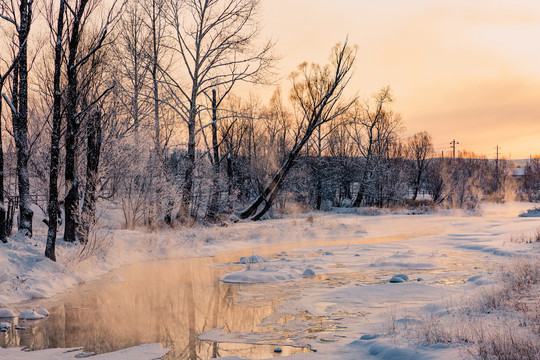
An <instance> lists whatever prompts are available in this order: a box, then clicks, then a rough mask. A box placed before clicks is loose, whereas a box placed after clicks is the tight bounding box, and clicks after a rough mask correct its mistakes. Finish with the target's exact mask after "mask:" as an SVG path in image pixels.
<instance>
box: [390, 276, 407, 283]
mask: <svg viewBox="0 0 540 360" xmlns="http://www.w3.org/2000/svg"><path fill="white" fill-rule="evenodd" d="M405 281H409V277H408V276H407V275H405V274H397V275H394V276H392V278H391V279H390V282H391V283H394V284H395V283H402V282H405Z"/></svg>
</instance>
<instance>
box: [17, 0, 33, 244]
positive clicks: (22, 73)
mask: <svg viewBox="0 0 540 360" xmlns="http://www.w3.org/2000/svg"><path fill="white" fill-rule="evenodd" d="M19 11H20V26H19V29H18V31H19V58H18V61H17V66H16V68H15V74H14V79H13V106H14V108H15V109H16V113H15V114H14V116H13V134H14V137H15V145H16V147H17V180H18V183H19V219H18V220H19V221H18V228H19V232H21V233H23V234H25V235H26V236H29V237H31V236H32V218H33V216H34V213H33V211H32V209H31V208H30V179H29V175H28V157H29V155H28V65H27V61H28V54H27V53H28V52H27V49H28V46H27V39H28V34H29V32H30V23H31V19H32V7H31V4H29V3H28V1H27V0H22V1H21V3H20V6H19Z"/></svg>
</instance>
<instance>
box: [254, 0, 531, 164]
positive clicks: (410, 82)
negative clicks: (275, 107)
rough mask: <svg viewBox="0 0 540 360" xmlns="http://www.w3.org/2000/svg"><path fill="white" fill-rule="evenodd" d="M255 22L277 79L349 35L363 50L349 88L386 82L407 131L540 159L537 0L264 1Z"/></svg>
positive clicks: (440, 143) (443, 145)
mask: <svg viewBox="0 0 540 360" xmlns="http://www.w3.org/2000/svg"><path fill="white" fill-rule="evenodd" d="M285 9H286V11H285ZM260 16H261V19H262V25H263V34H262V35H263V37H269V38H272V39H274V40H275V42H276V50H277V52H278V54H279V55H280V56H281V61H280V63H279V65H278V68H279V72H280V73H282V74H287V73H289V72H290V71H292V70H294V69H295V67H296V65H297V64H298V63H300V62H302V61H310V62H317V63H323V62H325V61H326V57H327V54H328V49H329V48H330V47H331V46H332V45H333V44H334V43H336V42H338V41H342V40H343V39H345V37H346V36H347V35H348V36H349V40H350V42H351V43H354V44H357V45H358V46H359V56H358V60H357V64H356V72H355V75H354V78H353V81H352V83H351V85H350V89H354V91H357V92H358V94H359V95H361V96H367V95H370V94H371V93H373V92H375V91H377V90H378V89H379V88H381V87H382V86H385V85H390V86H391V87H392V89H393V91H394V95H395V97H396V102H395V103H394V108H395V110H396V111H399V112H400V113H401V114H402V115H403V119H404V122H405V126H406V134H405V135H411V134H413V133H415V132H417V131H422V130H427V131H428V132H430V133H431V134H432V135H433V137H434V143H435V147H436V150H438V152H439V153H440V152H441V151H448V150H449V146H450V145H449V142H450V141H452V139H454V138H455V139H457V140H459V142H460V148H461V149H468V150H472V151H475V152H477V153H483V154H484V155H487V156H488V157H494V156H495V146H496V145H499V146H501V147H502V150H501V151H502V154H504V155H505V156H508V157H511V158H513V159H520V158H528V157H529V155H534V154H537V153H540V69H539V63H540V46H538V39H540V3H539V2H537V1H533V0H527V1H519V4H518V3H516V2H515V1H509V0H505V1H496V2H493V1H474V2H471V1H465V0H458V1H452V2H449V1H432V0H419V1H414V2H411V1H402V0H385V1H377V2H368V1H350V0H336V1H332V2H328V1H322V0H294V1H287V0H265V1H263V8H262V11H261V14H260ZM283 84H284V85H283V86H284V87H288V83H287V80H286V78H285V79H284V80H283Z"/></svg>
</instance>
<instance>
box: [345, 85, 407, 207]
mask: <svg viewBox="0 0 540 360" xmlns="http://www.w3.org/2000/svg"><path fill="white" fill-rule="evenodd" d="M392 101H393V98H392V94H391V90H390V87H384V88H382V89H381V90H380V91H379V92H378V93H376V94H375V95H373V99H372V101H371V102H370V101H369V100H368V101H366V102H365V103H364V104H363V105H360V104H358V103H357V104H356V107H355V109H354V111H353V112H352V115H351V120H350V126H349V127H348V129H349V131H350V135H351V137H352V138H353V140H354V142H355V143H356V145H357V147H358V150H359V152H360V154H361V155H362V157H363V159H364V166H363V169H362V172H361V175H360V184H359V187H358V192H357V195H356V198H355V200H354V203H353V206H354V207H358V206H360V205H361V204H362V201H363V200H364V196H365V192H366V189H367V187H368V185H369V182H370V178H371V174H372V171H373V166H374V165H375V164H374V161H375V160H376V158H377V157H380V156H382V155H383V154H384V152H385V151H386V150H387V149H388V146H389V144H390V143H391V141H392V136H394V134H395V129H396V127H397V126H398V125H399V122H400V118H399V117H398V116H396V115H395V114H393V113H392V112H391V111H390V110H388V109H387V104H389V103H391V102H392ZM373 105H374V106H373Z"/></svg>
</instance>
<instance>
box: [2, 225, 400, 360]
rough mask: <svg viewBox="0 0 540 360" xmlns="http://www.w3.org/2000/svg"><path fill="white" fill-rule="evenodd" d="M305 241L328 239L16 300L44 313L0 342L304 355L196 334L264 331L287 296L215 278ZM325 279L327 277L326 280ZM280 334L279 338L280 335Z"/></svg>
mask: <svg viewBox="0 0 540 360" xmlns="http://www.w3.org/2000/svg"><path fill="white" fill-rule="evenodd" d="M407 238H409V236H406V235H404V236H399V237H383V238H374V239H359V240H358V241H356V242H357V243H362V244H366V243H385V242H396V241H401V240H405V239H407ZM350 244H351V241H350V240H332V241H331V245H332V246H340V245H350ZM308 245H309V246H324V245H330V244H328V241H311V242H309V243H302V242H298V243H292V244H291V243H288V244H274V245H265V246H261V247H258V248H252V249H245V250H243V251H230V252H225V253H222V254H219V255H216V256H213V257H203V258H190V259H172V260H159V261H151V262H144V263H136V264H132V265H128V266H124V267H121V268H120V269H117V270H115V271H113V272H111V273H109V274H106V275H105V276H103V277H102V278H100V279H99V280H95V281H91V282H88V283H85V284H82V285H79V286H77V287H75V288H73V289H71V290H69V291H66V292H64V293H61V294H59V295H57V296H55V297H53V298H51V299H44V300H39V301H35V300H34V301H29V302H23V303H20V304H18V305H17V306H16V308H19V309H21V310H22V309H23V308H24V309H27V308H34V309H38V308H42V307H44V308H47V309H48V310H49V312H50V316H49V317H48V318H47V319H46V320H41V321H37V322H35V323H31V322H26V323H21V324H19V325H20V326H21V327H25V328H26V330H17V329H16V326H12V327H11V329H10V331H9V332H8V333H7V334H5V335H3V336H0V347H12V346H20V347H26V348H29V349H30V350H40V349H47V348H56V347H61V348H72V347H78V348H84V350H85V351H88V352H93V353H106V352H112V351H115V350H119V349H123V348H127V347H131V346H135V345H139V344H145V343H161V344H162V345H163V346H164V347H171V348H172V350H171V352H170V353H169V354H168V355H167V356H166V357H165V359H196V358H203V359H205V358H213V357H218V356H227V355H237V356H242V357H248V358H268V357H272V356H278V355H281V356H283V355H286V354H292V353H297V352H309V351H311V350H310V349H309V348H307V347H292V346H283V341H280V338H279V337H278V338H274V339H272V340H273V341H272V340H269V341H268V343H267V344H265V341H260V340H258V341H254V342H257V345H251V344H247V343H245V342H219V343H218V342H212V341H202V340H199V339H198V335H199V334H201V333H203V332H205V331H209V330H212V329H215V328H223V331H224V332H227V333H229V332H242V333H251V332H254V333H257V332H259V333H260V332H261V331H262V330H264V327H261V326H260V324H261V323H262V322H263V320H264V319H265V318H268V317H269V316H270V315H271V314H273V312H274V311H275V309H276V306H277V305H279V303H280V302H282V301H284V299H286V298H287V296H286V294H283V293H278V292H276V288H275V287H274V286H272V285H269V286H266V285H261V284H259V285H252V286H250V285H247V286H246V285H244V286H242V285H235V284H226V283H223V282H222V281H220V280H219V279H220V276H222V275H224V274H226V273H228V272H231V271H235V270H241V269H243V268H242V267H241V266H240V265H237V264H234V262H236V261H238V259H239V258H240V257H241V256H249V255H251V254H252V253H254V252H256V253H257V254H261V255H264V256H268V257H271V256H272V255H273V254H274V255H275V254H277V252H278V251H283V250H290V249H294V248H302V247H303V246H308ZM356 277H358V276H356ZM314 280H315V281H317V280H316V279H314ZM319 280H320V279H319ZM326 280H327V282H331V281H332V280H331V279H330V278H327V279H326ZM297 285H298V284H296V286H297ZM300 286H301V285H300ZM253 288H255V289H256V291H257V293H258V294H262V295H259V296H255V297H250V300H249V301H245V298H244V297H242V296H239V291H242V290H244V291H245V290H246V289H253ZM265 289H266V290H265ZM281 290H283V287H282V289H281ZM308 320H309V322H310V323H311V324H316V325H317V326H315V327H313V326H312V327H311V328H310V329H306V331H305V332H306V334H310V333H311V332H315V331H319V330H318V329H320V328H321V326H320V325H322V322H324V319H308ZM15 321H16V320H15ZM14 325H15V324H14ZM323 328H324V326H323ZM314 329H315V330H314ZM280 337H281V340H283V338H286V337H287V333H286V332H285V333H283V334H281V335H280ZM306 337H307V338H309V335H307V336H306ZM276 343H279V344H280V348H281V349H282V352H281V353H280V354H278V353H275V352H274V350H275V348H276V345H275V344H276Z"/></svg>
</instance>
